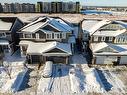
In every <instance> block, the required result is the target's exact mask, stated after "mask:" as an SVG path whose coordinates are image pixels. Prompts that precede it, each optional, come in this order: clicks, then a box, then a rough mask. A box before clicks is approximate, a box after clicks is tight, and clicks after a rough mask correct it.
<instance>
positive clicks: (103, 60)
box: [95, 56, 117, 64]
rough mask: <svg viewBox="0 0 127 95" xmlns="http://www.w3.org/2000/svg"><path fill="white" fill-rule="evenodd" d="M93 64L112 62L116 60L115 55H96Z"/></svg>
mask: <svg viewBox="0 0 127 95" xmlns="http://www.w3.org/2000/svg"><path fill="white" fill-rule="evenodd" d="M95 58H96V59H95V61H96V62H95V64H113V63H114V62H117V56H96V57H95Z"/></svg>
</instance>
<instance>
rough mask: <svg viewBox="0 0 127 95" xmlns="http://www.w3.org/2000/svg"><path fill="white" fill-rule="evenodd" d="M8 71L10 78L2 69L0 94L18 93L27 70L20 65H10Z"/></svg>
mask: <svg viewBox="0 0 127 95" xmlns="http://www.w3.org/2000/svg"><path fill="white" fill-rule="evenodd" d="M8 69H10V70H11V71H10V77H11V79H10V77H9V75H8V73H7V71H5V68H4V67H3V70H2V71H1V74H0V84H1V85H0V92H1V93H5V92H6V93H11V92H16V91H18V89H19V87H20V85H21V83H22V81H23V77H24V75H25V73H26V72H27V69H24V67H23V65H22V64H11V65H10V66H9V68H8Z"/></svg>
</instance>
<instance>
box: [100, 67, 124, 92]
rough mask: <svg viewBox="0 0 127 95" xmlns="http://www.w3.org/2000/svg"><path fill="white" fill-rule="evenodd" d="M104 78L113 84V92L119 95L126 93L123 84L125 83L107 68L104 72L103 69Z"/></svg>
mask: <svg viewBox="0 0 127 95" xmlns="http://www.w3.org/2000/svg"><path fill="white" fill-rule="evenodd" d="M101 70H102V72H103V74H104V76H105V77H106V79H107V80H108V82H109V83H111V84H112V86H113V87H112V89H111V91H112V92H116V93H118V94H120V93H126V92H125V89H126V87H125V85H124V84H123V82H122V81H121V80H120V79H119V78H118V77H117V76H116V75H115V74H114V73H113V72H112V71H111V70H110V69H109V68H108V67H107V70H103V69H102V68H101Z"/></svg>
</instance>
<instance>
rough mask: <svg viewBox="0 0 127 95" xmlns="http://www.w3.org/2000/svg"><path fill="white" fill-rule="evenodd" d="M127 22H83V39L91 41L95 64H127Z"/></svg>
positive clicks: (90, 20)
mask: <svg viewBox="0 0 127 95" xmlns="http://www.w3.org/2000/svg"><path fill="white" fill-rule="evenodd" d="M126 28H127V23H125V22H122V21H110V20H93V19H88V20H84V21H83V22H82V30H83V40H84V42H85V41H89V43H90V45H89V46H90V48H91V50H92V52H93V62H92V63H93V64H127V30H126Z"/></svg>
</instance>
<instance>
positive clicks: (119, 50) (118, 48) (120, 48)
mask: <svg viewBox="0 0 127 95" xmlns="http://www.w3.org/2000/svg"><path fill="white" fill-rule="evenodd" d="M91 47H92V51H93V52H94V53H96V52H97V51H99V50H101V49H104V48H106V47H109V48H111V49H112V50H113V51H115V52H116V53H113V52H107V54H108V53H109V54H123V55H124V54H125V55H126V52H127V46H126V45H116V44H111V43H105V42H100V43H92V44H91ZM102 53H103V54H104V53H105V54H106V52H102ZM96 54H99V53H96Z"/></svg>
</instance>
